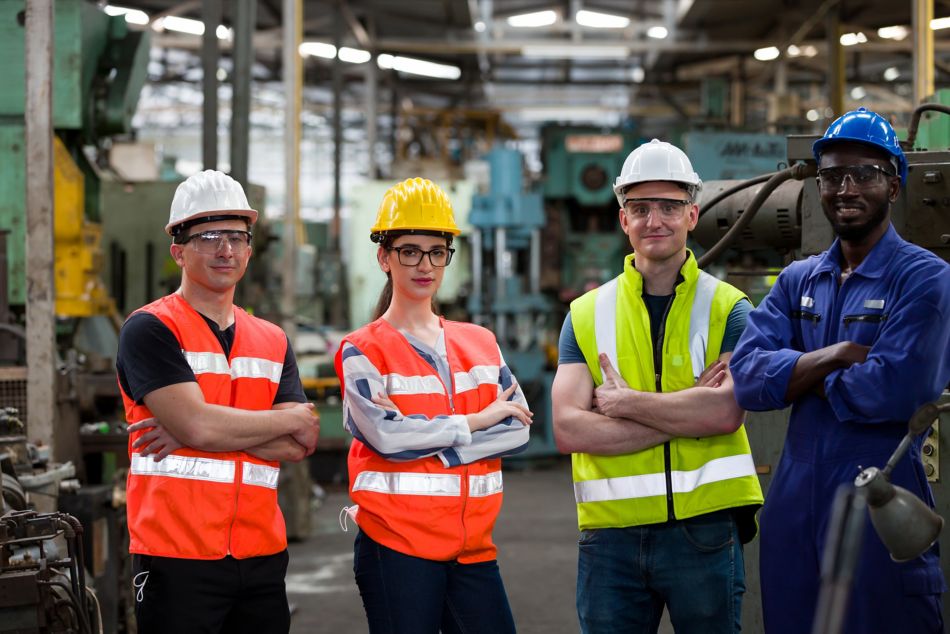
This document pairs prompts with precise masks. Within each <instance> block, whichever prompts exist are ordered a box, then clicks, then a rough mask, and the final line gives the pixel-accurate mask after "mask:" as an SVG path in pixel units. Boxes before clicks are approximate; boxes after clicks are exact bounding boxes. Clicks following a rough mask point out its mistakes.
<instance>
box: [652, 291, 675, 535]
mask: <svg viewBox="0 0 950 634" xmlns="http://www.w3.org/2000/svg"><path fill="white" fill-rule="evenodd" d="M675 299H676V292H675V289H674V293H673V296H672V297H670V301H669V302H667V304H666V310H664V311H663V319H662V320H661V321H660V327H659V329H658V331H659V334H658V336H657V340H656V342H655V343H654V344H653V371H654V373H655V374H654V377H655V378H656V391H657V392H662V391H663V342H664V340H665V338H666V318H667V317H668V316H669V314H670V309H671V308H672V307H673V301H674V300H675ZM671 465H672V458H671V456H670V441H669V440H667V441H666V442H665V443H663V471H664V474H665V476H666V513H667V517H668V519H670V520H675V519H676V513H675V512H674V511H673V472H672V468H671Z"/></svg>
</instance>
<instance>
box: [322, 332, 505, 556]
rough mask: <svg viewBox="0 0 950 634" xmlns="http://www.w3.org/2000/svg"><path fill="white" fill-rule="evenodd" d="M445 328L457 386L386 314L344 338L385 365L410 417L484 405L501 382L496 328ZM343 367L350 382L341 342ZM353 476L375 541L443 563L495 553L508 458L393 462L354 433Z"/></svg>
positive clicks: (393, 392)
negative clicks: (449, 462) (503, 468)
mask: <svg viewBox="0 0 950 634" xmlns="http://www.w3.org/2000/svg"><path fill="white" fill-rule="evenodd" d="M442 327H443V329H444V336H445V347H446V353H447V357H448V361H449V369H450V371H451V373H452V385H444V384H443V382H442V380H441V378H440V377H439V373H438V372H437V371H436V370H435V368H433V367H432V366H431V365H429V364H428V363H427V362H426V361H425V360H423V359H422V358H421V357H420V356H419V354H418V353H417V352H416V351H415V349H413V347H412V346H411V345H410V343H409V342H408V341H407V340H406V338H405V337H404V336H403V335H402V334H400V333H399V332H398V331H397V330H396V329H395V328H393V327H392V326H391V325H390V324H389V323H388V322H386V321H385V320H383V319H377V320H376V321H374V322H373V323H371V324H368V325H366V326H364V327H363V328H360V329H359V330H357V331H356V332H353V333H351V334H349V335H347V336H346V338H345V339H344V341H348V342H349V343H351V344H353V345H354V346H356V347H357V348H358V349H359V350H360V352H362V353H363V354H365V355H366V357H367V359H368V360H369V361H370V362H371V363H372V364H373V365H374V366H375V367H376V368H377V369H378V370H379V372H380V374H382V377H383V382H384V383H385V385H386V392H387V395H388V396H389V398H390V399H391V400H392V401H393V403H395V404H396V407H398V408H399V411H400V412H401V413H403V414H404V415H409V414H423V415H425V416H426V417H428V418H433V417H435V416H439V415H445V414H473V413H476V412H479V411H481V410H483V409H485V408H486V407H488V406H489V405H490V404H491V403H493V402H494V401H495V400H496V399H497V398H498V394H499V390H500V388H499V382H498V379H499V372H500V368H501V357H500V355H499V353H498V344H497V343H496V342H495V336H494V335H493V334H492V333H491V332H489V331H488V330H486V329H484V328H482V327H480V326H475V325H472V324H464V323H458V322H452V321H446V320H442ZM336 368H337V375H338V376H339V377H340V381H341V383H342V381H343V369H342V345H341V348H340V351H338V352H337V355H336ZM450 394H451V395H452V401H450V400H449V395H450ZM452 403H454V407H453V406H452ZM349 476H350V497H351V498H352V500H353V501H354V502H356V504H357V505H358V506H359V510H358V512H357V514H356V518H355V519H356V522H357V524H359V527H360V529H361V530H363V531H364V532H365V533H366V534H367V535H369V537H371V538H372V539H373V540H374V541H376V542H378V543H380V544H383V545H384V546H387V547H388V548H391V549H393V550H396V551H398V552H401V553H404V554H407V555H412V556H414V557H422V558H424V559H431V560H436V561H452V560H455V561H458V562H459V563H475V562H479V561H490V560H492V559H495V556H496V555H495V553H496V548H495V544H494V543H493V542H492V535H491V534H492V528H493V527H494V525H495V518H497V517H498V512H499V511H500V510H501V502H502V477H501V460H500V459H498V458H493V459H486V460H478V461H477V462H473V463H471V464H468V465H460V466H457V467H445V466H443V464H442V462H441V461H440V460H439V459H438V458H436V457H428V458H420V459H416V460H410V461H406V462H393V461H390V460H386V459H385V458H383V457H382V456H380V455H379V454H377V453H376V452H375V451H373V450H372V449H370V448H369V447H367V446H366V445H365V444H363V443H362V442H360V441H359V440H357V439H356V438H354V439H353V444H352V445H351V446H350V454H349Z"/></svg>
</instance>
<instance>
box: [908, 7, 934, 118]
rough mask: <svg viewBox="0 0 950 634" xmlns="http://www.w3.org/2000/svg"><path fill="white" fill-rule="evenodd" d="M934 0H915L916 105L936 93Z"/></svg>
mask: <svg viewBox="0 0 950 634" xmlns="http://www.w3.org/2000/svg"><path fill="white" fill-rule="evenodd" d="M933 17H934V0H914V6H913V16H912V19H913V29H914V106H918V105H920V104H922V103H923V102H924V101H925V100H926V99H928V98H930V97H931V96H932V95H933V94H934V32H933V29H931V28H930V21H931V20H933Z"/></svg>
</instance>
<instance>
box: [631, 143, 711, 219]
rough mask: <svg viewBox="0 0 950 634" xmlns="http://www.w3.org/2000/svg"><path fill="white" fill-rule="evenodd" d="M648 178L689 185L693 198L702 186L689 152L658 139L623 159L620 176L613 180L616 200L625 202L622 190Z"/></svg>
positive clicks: (688, 189)
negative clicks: (690, 160)
mask: <svg viewBox="0 0 950 634" xmlns="http://www.w3.org/2000/svg"><path fill="white" fill-rule="evenodd" d="M649 181H673V182H676V183H682V184H683V185H686V187H687V191H688V192H689V195H690V198H692V199H694V200H695V198H696V195H697V194H698V193H699V190H700V189H702V187H703V181H702V180H700V178H699V174H697V173H696V172H694V171H693V165H692V163H690V162H689V158H687V156H686V153H685V152H683V150H681V149H679V148H678V147H676V146H675V145H671V144H669V143H667V142H665V141H660V140H659V139H653V140H652V141H650V142H649V143H644V144H643V145H641V146H640V147H638V148H637V149H635V150H634V151H633V152H631V153H630V155H629V156H628V157H627V160H625V161H624V162H623V169H621V170H620V176H618V177H617V180H616V182H615V183H614V194H616V195H617V202H619V203H620V204H621V205H623V190H625V189H626V188H627V187H629V186H630V185H635V184H637V183H646V182H649Z"/></svg>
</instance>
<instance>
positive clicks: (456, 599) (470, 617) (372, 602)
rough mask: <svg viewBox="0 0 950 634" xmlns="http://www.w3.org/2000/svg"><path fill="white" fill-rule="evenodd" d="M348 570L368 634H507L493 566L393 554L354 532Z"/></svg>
mask: <svg viewBox="0 0 950 634" xmlns="http://www.w3.org/2000/svg"><path fill="white" fill-rule="evenodd" d="M353 552H354V557H353V571H354V572H355V573H356V585H358V586H359V589H360V596H362V597H363V607H364V608H365V609H366V618H367V619H368V621H369V631H370V633H371V634H436V633H437V632H439V631H441V632H442V633H443V634H461V633H463V632H464V633H465V634H513V633H514V631H515V624H514V620H513V618H512V616H511V607H510V606H509V605H508V595H507V594H505V586H504V584H503V583H502V581H501V573H500V572H499V570H498V562H497V561H485V562H481V563H477V564H459V563H456V562H454V561H432V560H429V559H421V558H419V557H412V556H410V555H404V554H402V553H399V552H396V551H395V550H392V549H390V548H386V547H385V546H383V545H381V544H378V543H376V542H375V541H373V540H372V539H370V538H369V537H368V536H367V535H366V534H365V533H363V532H362V531H360V532H359V533H358V534H357V536H356V543H355V544H354V548H353Z"/></svg>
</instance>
